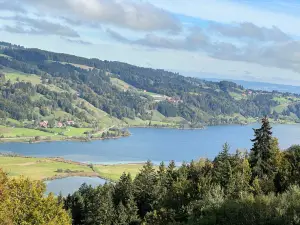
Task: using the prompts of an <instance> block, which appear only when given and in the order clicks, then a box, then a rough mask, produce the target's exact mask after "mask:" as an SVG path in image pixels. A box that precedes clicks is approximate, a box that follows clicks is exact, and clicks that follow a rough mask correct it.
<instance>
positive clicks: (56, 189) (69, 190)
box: [45, 177, 106, 196]
mask: <svg viewBox="0 0 300 225" xmlns="http://www.w3.org/2000/svg"><path fill="white" fill-rule="evenodd" d="M105 182H106V181H105V180H103V179H101V178H97V177H67V178H63V179H57V180H51V181H46V182H45V183H46V185H47V191H46V194H49V193H50V192H52V193H54V194H55V195H59V194H60V193H61V194H62V195H63V196H67V195H68V194H73V193H74V192H75V191H77V190H78V189H79V188H80V186H81V185H82V184H83V183H86V184H89V185H91V186H93V187H96V186H98V185H100V184H101V185H103V184H105Z"/></svg>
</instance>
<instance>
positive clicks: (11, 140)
mask: <svg viewBox="0 0 300 225" xmlns="http://www.w3.org/2000/svg"><path fill="white" fill-rule="evenodd" d="M130 136H131V134H129V135H126V136H117V137H107V138H102V137H99V138H89V139H85V138H84V137H82V138H80V137H78V138H66V139H63V138H59V139H41V140H38V141H32V139H34V138H35V137H20V138H17V137H16V138H0V145H1V144H4V143H24V144H39V143H47V142H49V143H50V142H64V141H65V142H90V141H105V140H114V139H120V138H125V137H130ZM49 137H55V136H49ZM49 137H47V138H49ZM42 138H43V137H42Z"/></svg>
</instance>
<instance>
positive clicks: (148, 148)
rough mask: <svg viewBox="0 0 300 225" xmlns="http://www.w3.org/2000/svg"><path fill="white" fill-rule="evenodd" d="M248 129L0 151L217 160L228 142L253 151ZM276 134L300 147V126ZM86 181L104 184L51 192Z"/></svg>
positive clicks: (154, 133) (85, 158) (99, 158)
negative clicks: (217, 156) (83, 185)
mask: <svg viewBox="0 0 300 225" xmlns="http://www.w3.org/2000/svg"><path fill="white" fill-rule="evenodd" d="M259 126H260V125H259V124H251V125H247V126H240V125H226V126H225V125H224V126H213V127H208V128H207V129H204V130H176V129H155V128H153V129H152V128H132V129H130V132H131V133H132V136H130V137H127V138H121V139H113V140H104V141H93V142H51V143H38V144H26V143H5V144H1V145H0V152H15V153H18V154H21V155H26V156H35V157H54V156H58V157H63V158H65V159H69V160H74V161H79V162H86V163H99V164H101V163H102V164H112V163H128V162H144V161H146V160H151V161H153V162H154V163H160V162H161V161H165V162H168V161H170V160H174V161H176V162H178V164H179V163H180V162H182V161H187V162H188V161H190V160H192V159H199V158H200V157H208V158H210V159H212V158H214V157H215V156H216V155H217V154H218V153H219V152H220V151H221V150H222V145H223V144H224V143H225V142H228V143H229V145H230V146H231V152H234V151H235V150H236V149H237V148H239V149H250V148H251V146H252V143H251V141H250V139H251V138H253V130H252V128H257V127H259ZM273 135H274V136H276V137H278V138H279V143H280V147H281V148H282V149H285V148H288V147H289V146H291V145H292V144H300V125H299V124H297V125H273ZM84 182H86V183H87V184H91V185H98V184H102V183H103V182H104V181H103V180H100V179H98V178H82V177H78V178H74V177H71V178H65V179H61V180H55V181H51V182H49V183H48V191H52V192H54V193H56V194H58V193H59V192H60V191H62V192H63V194H67V193H72V192H73V191H74V190H76V189H78V188H79V186H80V185H81V184H82V183H84Z"/></svg>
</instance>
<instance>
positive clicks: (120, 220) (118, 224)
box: [113, 202, 128, 225]
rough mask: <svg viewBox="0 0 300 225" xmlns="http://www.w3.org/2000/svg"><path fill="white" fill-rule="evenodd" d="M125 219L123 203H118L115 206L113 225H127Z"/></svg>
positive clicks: (126, 216)
mask: <svg viewBox="0 0 300 225" xmlns="http://www.w3.org/2000/svg"><path fill="white" fill-rule="evenodd" d="M127 218H128V215H127V213H126V208H125V207H124V205H123V203H122V202H120V203H119V205H118V206H117V210H116V218H115V219H114V223H113V224H114V225H127V224H128V223H127V221H128V220H127Z"/></svg>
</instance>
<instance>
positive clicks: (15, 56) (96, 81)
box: [0, 42, 300, 129]
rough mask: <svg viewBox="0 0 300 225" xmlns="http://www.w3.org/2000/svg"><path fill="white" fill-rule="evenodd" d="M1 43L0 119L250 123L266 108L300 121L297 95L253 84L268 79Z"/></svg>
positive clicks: (105, 123)
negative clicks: (214, 77)
mask: <svg viewBox="0 0 300 225" xmlns="http://www.w3.org/2000/svg"><path fill="white" fill-rule="evenodd" d="M0 46H1V48H0V84H1V85H0V122H1V121H2V120H1V118H2V117H4V118H6V122H7V121H9V122H12V121H13V122H15V123H17V122H16V121H22V124H24V123H23V122H24V121H26V123H27V124H28V126H33V127H34V126H37V125H38V123H37V121H42V120H47V121H49V122H51V124H55V123H58V122H60V121H69V120H73V121H75V122H76V124H78V125H79V126H82V127H83V126H84V127H93V128H95V129H96V128H97V127H99V126H101V127H107V126H112V125H115V124H117V125H120V126H123V125H124V124H127V125H129V126H172V127H186V126H191V127H195V126H201V125H203V124H204V125H215V124H229V123H246V122H253V121H256V119H257V118H259V117H263V116H265V115H268V116H269V117H270V118H271V119H274V120H276V121H278V120H279V121H281V120H283V121H286V120H288V121H297V122H298V121H300V96H298V95H296V94H287V93H279V92H274V93H273V92H269V91H262V90H256V89H265V88H266V87H269V90H272V87H271V86H270V85H262V86H258V85H257V84H256V86H255V85H254V84H253V83H252V85H250V84H251V83H249V82H248V83H245V82H244V83H240V82H236V83H235V82H232V81H220V82H219V81H218V82H216V81H214V82H213V81H206V80H203V79H202V80H201V79H198V78H194V77H186V76H182V75H180V74H179V73H174V72H169V71H166V70H162V69H152V68H145V67H138V66H134V65H130V64H127V63H122V62H116V61H106V60H104V61H102V60H99V59H88V58H83V57H78V56H74V55H68V54H61V53H54V52H49V51H44V50H40V49H30V48H23V47H21V46H18V45H11V44H9V43H3V42H0ZM241 84H242V85H243V86H245V87H247V88H244V87H243V86H242V85H241ZM274 87H275V86H274ZM249 89H253V90H249ZM254 89H255V90H254ZM265 90H266V89H265ZM267 90H268V89H267ZM33 121H34V122H35V123H36V124H32V122H33ZM2 123H4V122H3V121H2Z"/></svg>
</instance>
